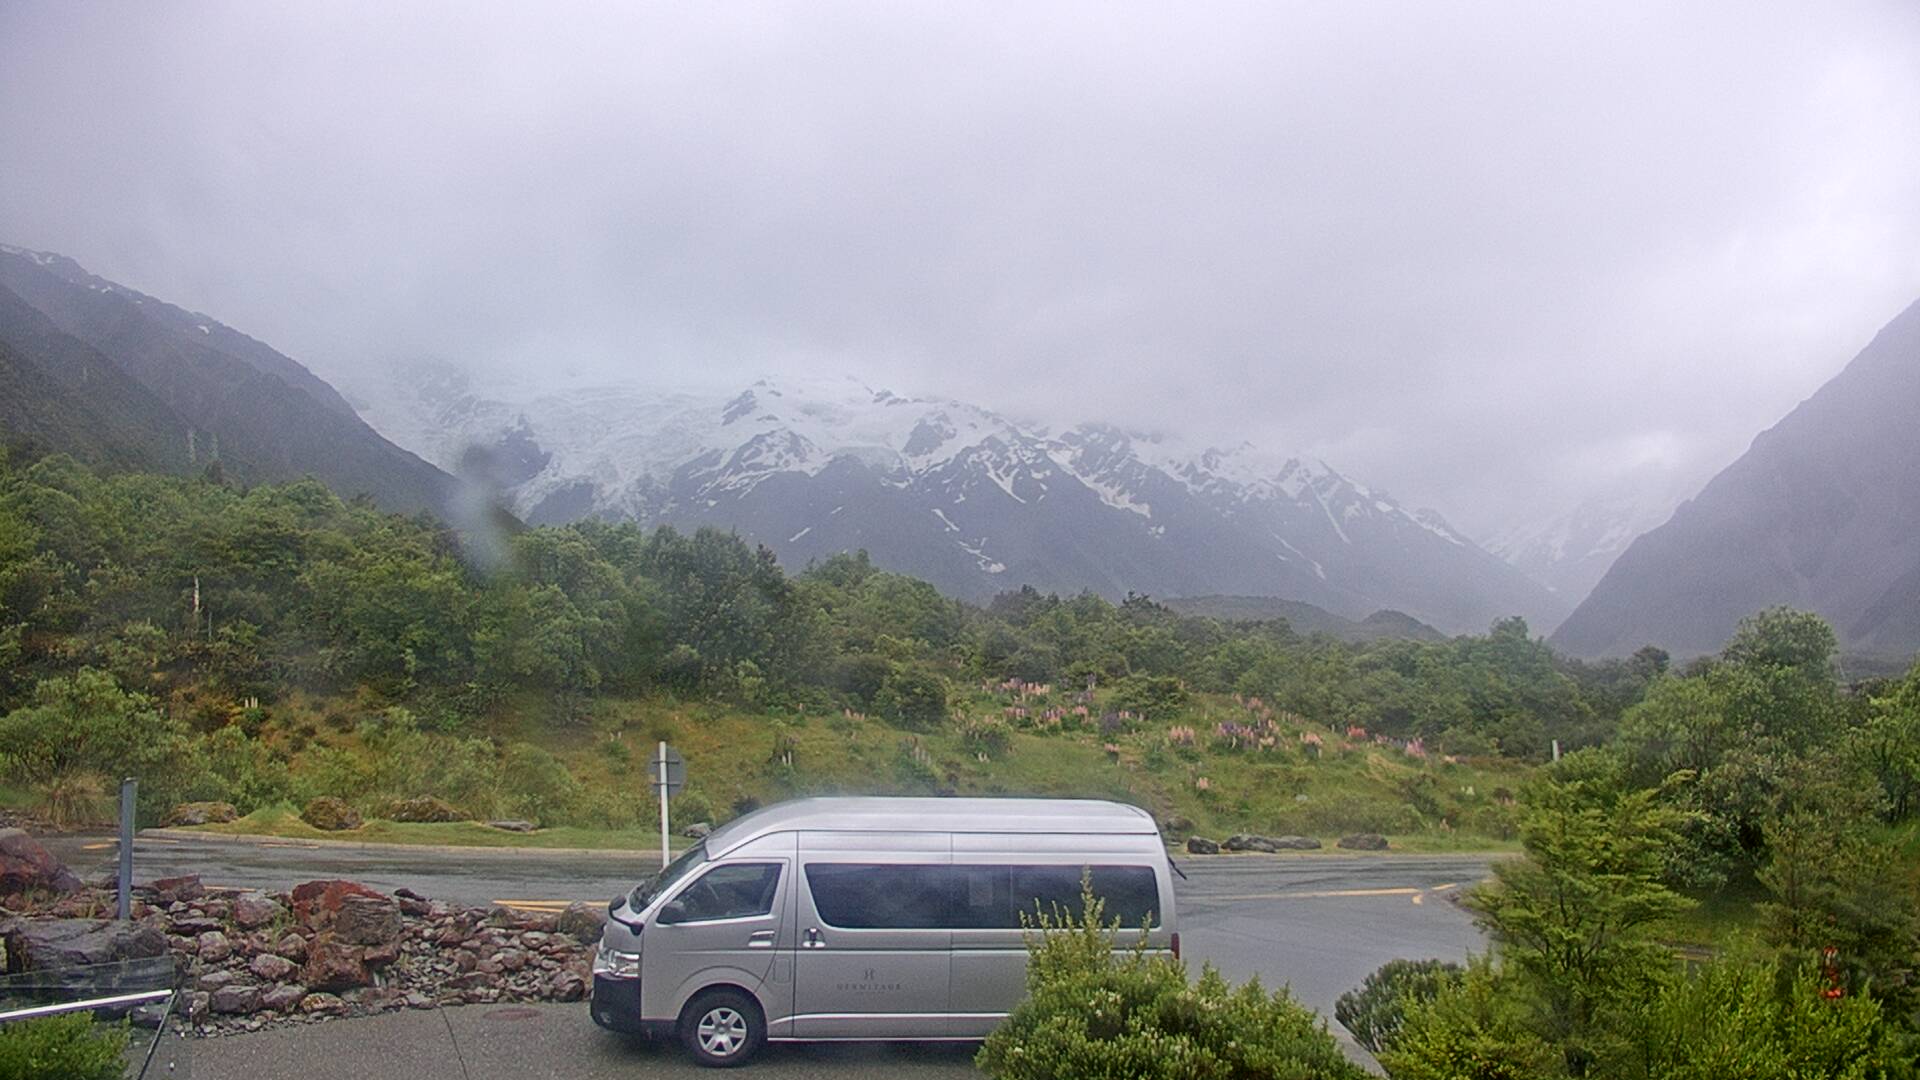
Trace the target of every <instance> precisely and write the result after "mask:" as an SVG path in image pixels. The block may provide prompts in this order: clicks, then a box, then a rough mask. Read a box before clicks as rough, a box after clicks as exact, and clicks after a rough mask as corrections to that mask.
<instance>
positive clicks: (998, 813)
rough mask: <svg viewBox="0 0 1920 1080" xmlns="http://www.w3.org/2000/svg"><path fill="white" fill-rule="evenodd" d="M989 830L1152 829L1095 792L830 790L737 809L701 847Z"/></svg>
mask: <svg viewBox="0 0 1920 1080" xmlns="http://www.w3.org/2000/svg"><path fill="white" fill-rule="evenodd" d="M801 829H810V830H813V829H817V830H832V831H849V832H896V833H898V832H962V833H964V832H988V833H1089V834H1106V835H1114V834H1127V835H1157V834H1158V833H1159V831H1160V830H1159V827H1158V826H1156V825H1155V824H1154V821H1153V817H1152V815H1150V814H1148V813H1147V812H1146V811H1145V810H1142V809H1140V808H1139V807H1137V806H1128V805H1126V804H1125V803H1117V802H1106V801H1104V800H1100V799H939V798H896V797H891V796H837V797H825V798H813V799H794V800H791V801H789V802H783V803H775V804H774V805H772V806H768V807H764V808H762V809H759V810H755V811H753V812H752V813H750V814H745V815H742V816H741V817H738V818H735V819H734V820H732V821H729V822H727V823H726V824H725V825H722V826H720V827H719V828H717V829H715V830H713V832H712V834H711V835H709V836H708V837H707V850H708V851H709V852H711V853H713V854H715V855H719V854H722V853H724V852H726V851H728V850H730V849H732V848H734V847H737V846H739V845H741V844H744V843H746V842H747V841H749V840H752V839H754V838H756V837H760V836H766V835H768V834H769V833H776V832H789V831H794V830H801Z"/></svg>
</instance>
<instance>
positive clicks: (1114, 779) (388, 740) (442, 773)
mask: <svg viewBox="0 0 1920 1080" xmlns="http://www.w3.org/2000/svg"><path fill="white" fill-rule="evenodd" d="M1064 700H1065V699H1064V698H1061V699H1058V700H1055V699H1052V698H1050V697H1049V695H1047V694H1027V695H1025V696H1015V695H1011V694H1007V693H1000V692H996V691H994V690H990V689H981V690H979V691H976V692H974V693H973V694H971V695H970V696H969V697H967V698H965V699H963V700H962V701H961V702H960V703H959V708H958V709H957V710H956V711H957V712H958V713H959V716H958V717H957V718H956V720H955V721H954V722H951V723H948V724H945V725H942V726H940V727H938V728H936V729H933V730H925V731H914V730H906V729H902V728H900V727H897V726H894V725H890V724H887V723H885V722H882V721H880V720H878V719H876V718H872V717H868V716H863V715H860V714H857V713H851V712H840V713H834V714H829V715H807V716H794V715H787V716H779V715H768V714H766V713H759V712H752V711H748V710H744V709H739V708H735V707H730V706H727V705H724V704H719V703H714V702H682V701H677V700H674V699H672V698H668V697H655V698H644V699H630V698H605V699H600V700H598V701H595V702H593V703H592V704H591V706H590V707H589V708H587V709H586V710H585V711H584V713H583V714H582V715H580V716H578V717H577V718H576V719H575V720H574V721H573V722H571V723H555V722H554V720H553V718H552V717H551V716H550V715H548V714H547V710H545V709H542V708H541V707H540V703H538V702H521V703H510V704H509V705H507V706H505V707H502V708H500V709H498V710H496V711H495V712H493V713H492V714H491V715H490V716H489V717H488V718H487V719H485V720H484V721H482V722H480V723H478V724H476V725H475V727H474V728H473V729H471V730H466V731H461V732H455V733H447V732H422V731H418V730H416V729H414V728H412V727H410V726H408V727H405V728H404V729H403V730H401V731H400V732H399V733H398V734H396V733H395V731H394V730H393V728H392V726H391V725H389V724H386V722H385V721H378V722H373V723H368V722H346V719H343V718H350V717H351V716H352V714H353V713H354V712H355V711H356V710H354V709H352V708H351V707H349V706H347V705H346V704H344V703H342V702H339V701H332V700H325V699H318V700H316V699H295V700H292V701H288V702H284V703H282V705H281V706H280V707H279V708H277V709H275V710H274V712H273V714H272V715H271V716H269V717H267V718H266V720H265V722H264V723H263V724H261V726H260V727H259V728H258V729H257V731H256V733H255V734H254V735H253V736H251V740H252V742H253V743H254V744H255V745H256V747H257V749H258V750H259V751H260V752H261V753H260V756H262V757H263V758H269V759H271V760H272V761H274V762H278V763H280V765H279V768H281V769H283V770H284V773H283V774H281V773H275V774H274V775H273V776H271V777H269V778H267V779H260V778H258V777H256V778H254V780H253V781H252V782H250V783H249V784H247V785H236V786H240V787H242V788H243V790H244V789H247V788H250V789H252V790H258V791H261V792H263V795H262V797H261V798H259V799H257V800H256V801H255V802H254V804H253V805H250V806H249V805H244V804H243V805H242V809H243V810H248V811H251V812H250V813H248V814H247V816H246V817H245V818H243V819H242V820H240V821H238V822H234V823H230V824H227V825H222V826H216V827H212V829H213V831H218V832H225V833H247V834H256V835H270V836H280V837H289V838H296V839H357V840H364V841H373V842H386V843H422V844H469V845H475V846H487V847H500V846H537V847H591V848H628V849H639V848H654V847H656V846H657V843H658V832H657V829H658V819H657V810H656V803H655V800H654V798H653V797H652V795H651V794H650V789H649V786H648V785H649V777H648V772H647V761H648V759H649V758H650V757H651V755H652V753H653V750H654V747H655V746H656V744H657V743H658V742H660V741H662V740H664V741H667V742H670V743H672V744H673V746H674V747H675V748H676V749H678V750H679V752H680V753H681V754H682V755H683V756H684V757H685V758H686V760H687V763H688V784H687V788H686V790H685V791H684V792H683V793H682V794H681V796H680V797H679V799H678V800H677V801H676V804H675V807H674V822H675V825H676V832H677V831H678V827H679V826H683V825H685V824H688V823H691V822H694V821H708V822H713V823H719V822H722V821H725V820H727V819H729V818H731V817H734V816H737V815H738V814H739V813H741V812H743V811H745V810H747V809H750V808H752V807H754V806H757V805H765V804H767V803H771V802H775V801H778V800H781V799H786V798H793V797H799V796H804V795H822V794H895V795H927V794H956V795H987V796H996V795H1008V796H1012V795H1036V796H1055V797H1091V798H1109V799H1117V800H1120V801H1124V802H1129V803H1133V804H1135V805H1139V806H1142V807H1145V808H1146V809H1148V810H1149V811H1151V812H1152V813H1153V814H1154V815H1155V817H1156V818H1157V819H1158V820H1160V821H1161V822H1163V823H1166V824H1170V825H1171V826H1173V828H1170V829H1169V832H1170V833H1174V834H1178V835H1184V834H1186V833H1188V832H1192V833H1197V834H1199V835H1203V836H1211V837H1224V836H1226V835H1229V834H1231V833H1235V832H1257V833H1266V834H1297V835H1305V836H1314V837H1318V838H1320V839H1321V840H1323V842H1325V843H1326V844H1327V846H1328V847H1329V848H1331V847H1332V846H1333V844H1334V842H1335V841H1336V840H1337V839H1338V838H1339V837H1340V836H1342V835H1345V834H1347V833H1352V832H1378V833H1383V834H1386V835H1388V836H1389V837H1391V838H1392V841H1393V844H1394V847H1395V848H1397V849H1400V850H1406V851H1418V852H1448V851H1499V850H1510V849H1512V847H1513V837H1514V832H1513V825H1514V820H1515V814H1516V808H1515V806H1514V805H1513V793H1514V791H1515V790H1517V789H1518V787H1519V786H1520V784H1521V783H1522V782H1523V781H1524V780H1525V778H1526V776H1527V774H1528V772H1529V771H1530V770H1529V767H1528V766H1525V765H1521V764H1517V763H1514V762H1510V761H1503V760H1497V759H1493V760H1482V759H1472V760H1455V759H1450V758H1444V757H1440V756H1437V755H1428V754H1426V753H1425V752H1424V750H1423V749H1422V748H1421V747H1420V746H1419V745H1418V744H1414V745H1412V746H1405V745H1401V744H1397V743H1393V742H1379V741H1375V740H1374V739H1372V738H1371V737H1367V736H1363V735H1360V734H1357V733H1349V732H1346V731H1340V732H1335V731H1333V730H1331V729H1328V728H1325V727H1320V726H1317V725H1313V724H1311V723H1308V722H1307V721H1305V720H1302V719H1300V718H1298V717H1293V716H1288V715H1286V714H1277V715H1276V714H1274V713H1273V711H1272V710H1270V709H1267V708H1266V707H1264V706H1262V705H1260V704H1259V703H1258V702H1257V701H1256V702H1246V701H1241V700H1238V699H1234V698H1231V697H1212V696H1200V697H1196V698H1195V699H1194V700H1192V701H1191V702H1189V703H1188V704H1187V705H1186V707H1185V708H1183V709H1182V710H1181V714H1180V716H1181V723H1179V724H1150V723H1147V722H1145V721H1138V720H1133V719H1131V718H1128V719H1126V720H1123V721H1120V722H1119V723H1115V722H1114V720H1113V714H1109V720H1108V723H1107V725H1106V730H1104V731H1102V730H1095V727H1096V723H1095V722H1094V721H1092V720H1091V718H1090V717H1089V718H1087V719H1083V720H1080V722H1079V723H1076V722H1075V719H1076V718H1075V717H1073V715H1072V713H1071V711H1070V710H1069V709H1068V708H1066V707H1064V706H1063V704H1062V702H1063V701H1064ZM1015 701H1017V702H1019V704H1012V702H1015ZM359 711H363V712H364V710H359ZM1012 712H1019V713H1021V714H1023V715H1021V716H1018V717H1015V718H1013V719H1012V720H1010V721H1009V720H1007V719H1005V715H1006V714H1007V713H1012ZM1054 714H1058V715H1057V716H1056V715H1054ZM1048 717H1052V719H1047V718H1048ZM969 718H971V719H969ZM489 747H491V748H494V749H491V750H490V749H488V748H489ZM496 752H498V753H500V754H504V755H505V756H507V757H512V758H515V759H516V760H521V759H537V760H538V761H542V762H546V763H548V766H547V767H545V768H543V769H534V770H531V771H529V770H525V769H522V770H519V771H511V770H508V771H503V772H500V773H497V774H489V776H488V778H487V783H478V782H471V781H461V780H459V779H458V777H459V776H460V775H463V772H462V770H463V768H464V767H465V766H463V765H461V764H460V763H461V762H468V763H469V764H470V763H471V762H470V759H471V758H472V757H473V756H474V755H476V754H477V755H479V756H481V757H485V756H487V755H489V754H494V753H496ZM461 783H466V785H467V786H466V787H464V788H462V787H459V785H460V784H461ZM476 792H477V793H478V794H477V795H476V794H475V793H476ZM320 794H332V795H337V796H340V797H343V798H346V799H348V800H349V801H350V802H353V803H354V804H355V805H356V806H357V807H358V808H359V809H360V811H361V813H362V814H363V815H365V816H366V817H368V819H369V820H368V823H367V824H366V825H365V826H364V827H362V828H361V829H358V830H353V831H350V832H345V833H338V832H322V831H320V830H317V829H314V828H312V827H311V826H308V825H307V824H305V823H304V822H302V821H300V820H299V817H298V813H297V807H298V805H299V804H300V803H301V802H302V801H303V800H304V799H306V798H311V797H313V796H314V795H320ZM420 794H435V795H439V796H441V797H443V798H446V799H448V800H449V801H451V802H453V803H455V804H456V805H459V806H462V808H463V809H467V810H469V812H472V813H474V814H475V815H476V816H481V817H488V816H532V817H537V818H538V819H539V820H540V821H541V823H542V825H543V826H545V827H544V828H542V829H541V830H540V831H539V832H536V833H532V834H520V833H512V832H506V831H503V830H497V829H492V828H488V827H486V826H484V825H480V824H476V823H472V822H460V823H449V824H399V823H394V822H390V821H382V820H378V815H379V813H380V811H381V810H382V808H383V807H384V805H385V804H386V803H387V802H389V801H391V800H392V799H394V798H404V797H408V796H411V795H420ZM480 799H484V800H485V803H484V805H474V803H475V802H477V801H479V800H480ZM525 806H532V807H536V808H538V809H539V810H540V811H541V812H538V813H532V814H527V813H525V812H524V811H522V812H521V813H520V814H515V813H514V812H513V811H514V810H515V809H516V808H520V807H525Z"/></svg>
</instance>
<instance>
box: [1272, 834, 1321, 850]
mask: <svg viewBox="0 0 1920 1080" xmlns="http://www.w3.org/2000/svg"><path fill="white" fill-rule="evenodd" d="M1273 846H1274V847H1276V848H1279V849H1280V850H1281V851H1318V850H1320V846H1321V845H1320V841H1318V840H1316V839H1314V838H1313V837H1311V836H1276V837H1274V838H1273Z"/></svg>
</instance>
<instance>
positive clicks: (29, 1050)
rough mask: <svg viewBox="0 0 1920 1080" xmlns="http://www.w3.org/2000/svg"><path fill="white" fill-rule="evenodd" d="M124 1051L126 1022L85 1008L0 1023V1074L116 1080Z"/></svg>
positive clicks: (8, 1078) (1, 1079) (7, 1079)
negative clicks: (98, 1018) (100, 1018)
mask: <svg viewBox="0 0 1920 1080" xmlns="http://www.w3.org/2000/svg"><path fill="white" fill-rule="evenodd" d="M126 1052H127V1029H126V1026H125V1025H124V1024H102V1023H96V1022H95V1021H94V1019H93V1017H92V1016H91V1015H89V1014H87V1013H69V1014H67V1015H65V1016H47V1017H42V1018H40V1019H38V1020H18V1021H15V1022H13V1023H11V1024H0V1080H46V1078H47V1077H55V1076H57V1077H60V1078H61V1080H121V1078H122V1077H124V1076H126V1075H127V1071H126Z"/></svg>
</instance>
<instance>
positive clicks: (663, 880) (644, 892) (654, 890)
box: [627, 841, 707, 911]
mask: <svg viewBox="0 0 1920 1080" xmlns="http://www.w3.org/2000/svg"><path fill="white" fill-rule="evenodd" d="M706 861H707V845H706V843H705V842H704V841H703V842H701V843H698V844H695V845H693V846H692V847H690V848H688V849H687V850H685V851H683V852H681V853H680V856H679V857H678V858H676V859H674V860H673V861H672V862H670V863H668V864H667V865H666V866H664V867H662V868H661V870H660V872H659V873H658V874H655V875H654V876H652V877H650V878H648V879H647V880H645V881H643V882H641V883H640V884H638V885H636V886H634V887H633V894H632V895H631V896H629V897H627V907H628V908H629V909H630V910H633V911H639V910H640V909H641V908H643V907H645V906H646V905H647V902H648V901H649V900H652V899H653V898H654V897H656V896H659V895H660V894H661V893H662V892H665V891H666V890H668V889H671V888H673V886H674V883H675V882H677V881H679V880H680V879H681V878H684V877H686V876H687V875H688V874H690V873H692V872H693V871H694V870H696V869H698V868H699V866H700V865H701V864H702V863H704V862H706Z"/></svg>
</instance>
